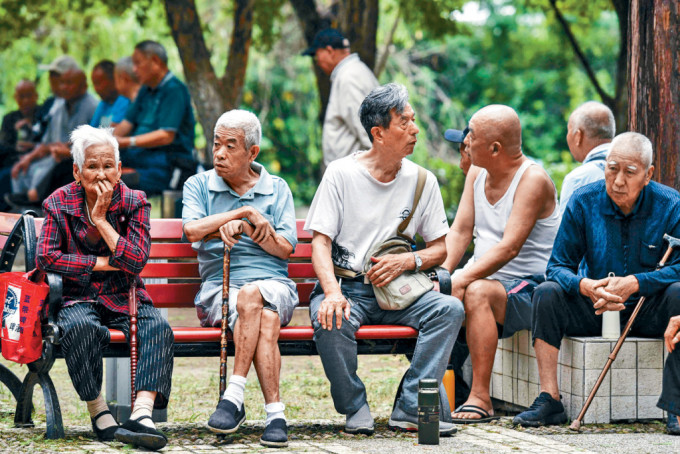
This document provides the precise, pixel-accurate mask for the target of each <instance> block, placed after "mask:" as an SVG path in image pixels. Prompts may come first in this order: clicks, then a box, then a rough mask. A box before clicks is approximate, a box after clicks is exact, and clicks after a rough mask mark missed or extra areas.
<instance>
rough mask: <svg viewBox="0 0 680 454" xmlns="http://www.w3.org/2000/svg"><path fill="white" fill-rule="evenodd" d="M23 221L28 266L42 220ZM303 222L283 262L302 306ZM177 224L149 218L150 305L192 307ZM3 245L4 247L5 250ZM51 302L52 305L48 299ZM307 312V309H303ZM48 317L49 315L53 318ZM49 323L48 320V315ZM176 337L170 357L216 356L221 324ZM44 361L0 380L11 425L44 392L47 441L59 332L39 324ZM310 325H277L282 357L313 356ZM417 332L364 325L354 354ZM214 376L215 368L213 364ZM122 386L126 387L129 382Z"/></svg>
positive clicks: (403, 342)
mask: <svg viewBox="0 0 680 454" xmlns="http://www.w3.org/2000/svg"><path fill="white" fill-rule="evenodd" d="M19 218H20V215H15V214H7V213H0V235H8V234H9V232H10V231H11V229H12V227H13V226H14V224H15V222H16V221H17V220H18V219H19ZM24 220H25V222H24V224H23V225H22V227H23V230H24V232H23V233H25V234H26V235H25V236H24V242H25V243H26V246H27V247H26V248H25V250H26V253H27V256H26V263H27V267H28V266H29V264H34V263H35V244H31V239H35V238H36V237H37V236H39V234H40V227H41V225H42V222H41V221H42V220H41V219H39V218H38V219H35V227H34V228H33V227H32V225H33V218H32V217H31V216H24ZM302 225H303V221H302V220H298V221H297V230H298V239H299V243H298V245H297V247H296V250H295V253H294V254H293V255H292V256H291V259H290V264H289V266H288V271H289V276H290V278H291V279H293V280H294V281H295V282H296V283H297V289H298V294H299V296H300V306H299V308H307V307H308V306H309V295H310V293H311V292H312V288H313V287H314V283H315V281H316V276H315V274H314V269H313V267H312V264H311V249H312V248H311V244H310V242H311V235H309V234H308V233H306V232H305V231H304V230H302ZM181 234H182V226H181V220H180V219H152V220H151V237H152V245H151V253H150V260H149V262H148V263H147V265H146V266H145V267H144V270H143V271H142V277H143V278H144V279H145V285H146V288H147V291H148V292H149V294H150V295H151V298H152V299H153V302H154V306H155V307H157V308H190V309H192V310H193V309H194V303H193V301H194V296H195V295H196V293H197V292H198V289H199V286H200V277H199V274H198V262H197V260H196V253H195V252H194V251H193V249H191V245H190V244H188V243H183V242H181ZM6 242H7V236H0V247H3V259H2V262H1V263H0V272H3V271H8V270H11V268H12V264H13V261H14V258H15V255H16V253H17V251H18V247H19V245H18V244H14V243H13V244H7V245H6V244H5V243H6ZM4 246H7V247H4ZM60 281H61V280H60V279H53V278H51V279H50V285H51V291H50V292H51V294H50V298H51V299H55V300H59V296H58V295H60V288H59V286H60V283H61V282H60ZM53 307H54V304H53ZM303 310H306V309H303ZM54 315H55V314H52V316H53V317H54ZM51 321H52V322H53V319H52V320H51ZM172 328H173V332H174V335H175V356H177V357H208V356H215V357H219V350H220V345H219V341H220V329H219V328H203V327H187V326H173V327H172ZM43 333H44V352H43V358H41V359H40V360H38V361H36V362H35V363H31V364H29V372H28V373H27V374H26V376H25V377H24V379H23V380H20V379H19V378H18V377H16V376H14V374H13V373H12V372H11V371H9V370H8V369H7V368H6V367H5V366H3V365H2V364H0V381H2V383H3V384H5V385H6V386H7V387H8V388H10V390H11V391H12V394H13V395H14V397H15V398H16V399H17V410H16V413H15V425H16V426H18V427H22V426H32V425H33V423H32V421H31V409H32V396H33V389H34V387H35V385H36V384H40V385H41V387H42V389H43V395H44V396H45V407H46V408H45V412H46V424H47V433H46V437H47V438H62V437H63V436H64V430H63V424H62V419H61V411H60V408H59V401H58V397H57V394H56V391H55V390H54V386H53V385H52V381H51V379H50V377H49V371H50V369H51V367H52V364H53V363H54V360H55V359H57V358H62V357H63V355H62V354H61V350H60V348H59V345H58V333H56V332H55V330H54V329H53V327H51V326H50V325H49V324H48V325H46V326H45V327H44V329H43ZM313 335H314V330H313V328H312V327H311V325H309V326H288V327H285V328H282V329H281V333H280V335H279V347H280V349H281V354H282V355H316V354H317V352H316V346H315V344H314V341H313ZM417 336H418V332H417V331H416V330H415V329H413V328H410V327H407V326H399V325H365V326H362V327H361V328H359V330H358V331H357V333H356V337H357V344H358V352H359V354H407V355H410V354H412V353H413V349H414V347H415V343H416V340H417ZM103 353H104V357H106V358H122V357H129V349H128V345H127V343H126V342H125V337H124V335H123V333H122V331H118V330H111V343H110V344H109V346H108V347H107V348H105V349H104V352H103ZM229 354H230V355H233V354H234V344H233V342H230V343H229ZM215 373H216V374H217V367H216V368H215ZM128 387H129V385H128Z"/></svg>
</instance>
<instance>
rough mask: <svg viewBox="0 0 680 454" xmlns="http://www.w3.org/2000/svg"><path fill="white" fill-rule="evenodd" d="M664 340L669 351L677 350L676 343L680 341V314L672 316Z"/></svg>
mask: <svg viewBox="0 0 680 454" xmlns="http://www.w3.org/2000/svg"><path fill="white" fill-rule="evenodd" d="M663 340H664V344H666V350H668V353H671V352H672V351H673V350H675V345H676V344H677V343H678V342H680V315H676V316H675V317H671V319H670V321H669V322H668V327H667V328H666V332H665V333H664V334H663Z"/></svg>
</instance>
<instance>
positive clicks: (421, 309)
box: [309, 280, 465, 415]
mask: <svg viewBox="0 0 680 454" xmlns="http://www.w3.org/2000/svg"><path fill="white" fill-rule="evenodd" d="M341 290H342V293H343V295H344V296H345V297H346V298H347V299H348V300H349V301H350V302H351V304H352V307H351V312H350V318H349V320H344V319H343V321H342V327H341V328H340V329H336V328H335V326H336V325H335V318H334V319H333V329H331V330H330V331H329V330H325V329H323V328H322V327H321V324H320V323H319V322H318V321H317V319H316V317H317V313H318V311H319V306H320V305H321V302H322V301H323V299H324V294H323V291H322V289H321V286H320V285H319V284H317V285H316V287H314V291H313V292H312V295H311V301H310V304H309V312H310V317H311V319H312V325H313V326H314V341H315V342H316V348H317V350H318V352H319V355H320V356H321V362H322V364H323V368H324V371H325V372H326V377H328V380H329V381H330V382H331V396H332V397H333V403H334V405H335V409H336V410H337V411H338V413H341V414H352V413H354V412H356V411H357V410H359V408H361V406H362V405H364V403H366V387H365V386H364V384H363V382H362V381H361V379H360V378H359V377H358V376H357V342H356V337H355V333H356V330H357V329H359V327H360V326H361V325H367V324H371V325H382V324H386V325H406V326H410V327H412V328H415V329H417V330H418V331H419V334H418V340H417V342H416V347H415V350H414V352H413V359H412V361H411V367H409V369H408V371H407V372H406V375H405V377H404V386H403V392H402V395H401V398H400V399H399V402H398V403H397V405H399V407H400V408H401V410H403V411H404V412H406V413H408V414H411V415H417V414H418V382H419V381H420V379H421V378H434V379H436V380H437V381H439V383H441V381H442V378H443V377H444V372H446V365H447V364H448V362H449V356H450V354H451V349H452V348H453V343H454V340H455V339H456V337H457V336H458V331H459V330H460V327H461V325H462V323H463V319H464V318H465V311H464V310H463V303H461V302H460V301H459V300H458V299H457V298H454V297H452V296H450V295H442V294H441V293H437V292H434V291H430V292H427V293H426V294H425V295H423V296H421V297H420V298H419V299H418V300H417V301H416V302H414V303H413V304H412V305H411V306H409V307H408V308H406V309H403V310H400V311H386V310H383V309H381V308H380V307H379V306H378V303H377V301H376V299H375V295H374V294H373V287H372V286H371V285H367V284H363V283H362V282H352V281H344V280H343V282H342V286H341Z"/></svg>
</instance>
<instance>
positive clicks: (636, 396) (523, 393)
mask: <svg viewBox="0 0 680 454" xmlns="http://www.w3.org/2000/svg"><path fill="white" fill-rule="evenodd" d="M615 345H616V342H615V341H611V340H608V339H607V340H606V339H601V338H585V337H573V338H571V337H568V338H565V339H563V340H562V346H561V348H560V354H559V364H558V370H557V377H558V382H559V384H560V393H561V394H562V399H563V403H564V405H565V409H566V411H567V415H568V416H569V417H570V418H571V419H574V418H576V417H577V416H578V413H579V412H580V410H581V407H582V405H583V402H584V401H585V398H586V397H587V396H588V395H589V394H590V392H591V390H592V388H593V386H594V384H595V383H596V381H597V379H598V377H599V375H600V373H601V372H602V368H603V367H604V366H605V364H606V362H607V360H608V357H609V355H610V353H611V350H612V349H613V348H614V347H615ZM664 350H665V349H664V347H663V341H662V340H660V339H642V338H628V339H626V342H625V343H624V344H623V345H622V346H621V348H620V350H619V352H618V355H617V357H616V360H615V361H614V362H613V363H612V366H611V368H610V370H609V373H608V374H607V376H606V377H605V378H604V380H603V381H602V384H601V385H600V388H599V390H598V392H597V394H596V397H595V399H594V400H593V402H592V403H591V405H590V408H589V409H588V412H587V413H586V418H585V422H586V423H593V422H598V423H607V422H611V421H617V420H636V419H658V418H661V417H663V416H665V415H664V414H663V412H662V411H661V410H659V409H658V408H656V402H657V400H658V396H659V394H660V393H661V381H662V373H663V361H664V360H665V358H666V356H667V354H666V353H665V351H664ZM495 358H496V360H495V364H494V369H493V371H494V373H493V374H492V379H491V382H492V383H491V388H490V391H491V396H492V397H494V398H496V399H499V400H503V401H506V402H510V403H513V404H515V405H518V406H521V407H528V406H529V405H531V403H532V402H533V400H534V399H535V398H536V396H537V395H538V392H539V389H540V384H539V376H538V366H537V364H536V355H535V353H534V349H533V347H532V342H531V336H530V334H529V333H528V332H526V331H523V332H520V333H517V334H515V335H514V336H513V337H512V338H509V339H503V340H500V341H499V342H498V350H497V352H496V357H495Z"/></svg>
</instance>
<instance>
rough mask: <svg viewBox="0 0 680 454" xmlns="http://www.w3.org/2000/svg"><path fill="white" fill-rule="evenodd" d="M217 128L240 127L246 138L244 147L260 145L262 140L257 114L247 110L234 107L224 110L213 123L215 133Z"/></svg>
mask: <svg viewBox="0 0 680 454" xmlns="http://www.w3.org/2000/svg"><path fill="white" fill-rule="evenodd" d="M218 128H227V129H232V128H233V129H241V130H242V131H243V134H244V135H245V139H246V149H247V150H250V147H252V146H253V145H258V146H259V145H260V141H261V140H262V126H260V120H259V119H258V118H257V116H256V115H255V114H254V113H252V112H249V111H247V110H241V109H234V110H230V111H228V112H225V113H223V114H222V116H220V118H218V119H217V123H215V134H217V129H218Z"/></svg>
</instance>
